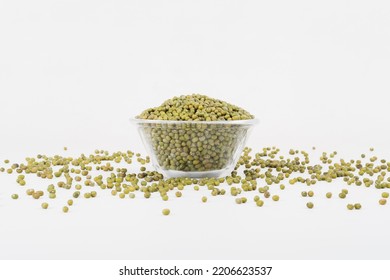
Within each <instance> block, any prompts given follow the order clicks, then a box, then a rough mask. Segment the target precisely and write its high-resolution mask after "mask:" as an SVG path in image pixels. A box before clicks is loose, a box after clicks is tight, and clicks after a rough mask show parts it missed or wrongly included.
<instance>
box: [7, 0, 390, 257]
mask: <svg viewBox="0 0 390 280" xmlns="http://www.w3.org/2000/svg"><path fill="white" fill-rule="evenodd" d="M389 49H390V6H389V3H388V1H345V0H337V1H325V2H324V1H53V0H50V1H43V0H38V1H0V95H1V102H0V127H1V134H0V143H1V145H0V159H1V160H2V159H5V158H9V159H11V160H12V162H18V161H20V160H23V158H25V157H26V156H35V155H36V154H38V153H44V154H47V155H54V154H68V155H78V154H80V153H89V152H92V151H93V150H94V149H95V148H99V149H101V148H103V149H107V150H110V151H117V150H128V149H130V150H134V151H144V149H143V147H142V146H141V142H140V139H139V137H138V135H137V134H136V130H135V128H134V127H132V126H131V125H130V124H129V122H128V118H129V117H131V116H134V115H136V114H138V113H139V112H140V111H141V110H142V109H144V108H148V107H151V106H156V105H159V104H160V103H161V102H162V101H163V100H165V99H167V98H170V97H172V96H174V95H180V94H187V93H192V92H197V93H203V94H207V95H210V96H213V97H216V98H221V99H224V100H226V101H229V102H231V103H235V104H238V105H240V106H242V107H244V108H246V109H248V111H250V112H251V113H253V114H255V115H256V116H257V117H258V118H259V119H260V120H261V124H260V125H259V126H258V127H257V128H256V129H255V131H254V132H253V133H252V137H251V139H250V141H249V143H248V145H249V146H251V147H252V148H254V149H257V150H260V149H261V148H262V147H265V146H274V145H275V146H278V147H280V148H282V149H283V151H284V152H285V153H287V151H288V149H289V148H297V149H306V150H309V149H310V148H311V147H312V146H317V152H316V156H317V157H319V155H320V152H321V151H330V152H331V151H333V150H337V151H338V152H339V155H341V156H342V157H344V158H350V157H357V156H359V155H360V154H361V153H362V152H366V153H367V152H368V148H369V147H371V146H374V147H376V151H375V154H377V155H378V157H379V158H387V159H390V150H389V144H388V143H389V141H390V133H389V113H388V112H389V111H388V108H389V102H388V100H389V98H388V95H389V92H390V91H389V90H390V85H389V77H390V68H389V65H390V52H389ZM63 146H68V147H69V151H68V152H64V151H62V147H63ZM0 165H2V164H0ZM15 177H16V176H15V175H13V176H8V175H5V174H0V220H1V226H0V248H1V250H0V258H3V259H10V258H12V259H14V258H15V259H26V258H27V259H46V258H47V259H300V258H307V259H336V258H337V259H338V258H342V259H344V258H349V259H355V258H357V259H366V258H368V259H373V258H374V259H376V258H382V259H388V258H389V257H390V253H389V252H390V250H389V249H390V245H389V243H388V242H387V241H386V240H387V237H388V236H389V234H390V226H389V224H388V222H387V221H388V215H389V213H390V205H387V206H386V207H379V205H378V202H377V201H378V199H379V196H380V191H378V190H376V189H374V188H370V189H365V188H363V187H360V188H358V187H356V188H355V187H350V193H351V194H350V195H349V196H348V200H346V201H341V200H338V199H337V198H334V199H332V200H331V201H326V200H325V199H324V198H323V197H324V196H323V194H324V193H325V192H326V191H327V190H328V189H329V190H334V191H336V190H338V189H341V188H342V187H344V183H343V182H341V181H340V182H339V183H334V184H332V185H329V184H318V185H316V186H315V187H314V188H313V189H314V190H315V192H316V195H317V194H318V195H319V196H321V197H316V198H315V199H313V201H314V202H315V205H316V206H315V209H313V210H312V211H309V210H307V209H306V208H305V203H306V200H307V199H306V200H305V199H303V198H301V197H300V191H301V189H303V188H305V187H303V186H296V185H295V186H293V187H287V189H286V190H285V191H284V193H282V194H281V200H280V201H279V202H278V203H271V202H269V203H267V204H266V205H265V206H264V207H263V208H262V209H259V208H256V207H255V206H254V205H253V204H252V203H248V204H247V205H236V204H235V203H234V199H233V198H231V197H229V196H226V197H218V198H214V197H212V198H209V202H208V203H207V204H202V203H201V202H200V197H201V196H202V195H203V193H202V192H201V193H195V192H194V191H192V190H186V191H185V192H184V194H183V197H182V198H181V199H172V200H170V201H168V202H162V201H160V200H159V199H157V198H152V199H150V200H149V201H146V200H144V199H136V200H133V201H130V200H119V199H117V198H112V197H111V196H110V195H108V194H105V193H104V192H100V193H99V198H97V199H96V200H88V201H87V200H83V199H80V201H77V202H76V203H75V206H73V207H72V209H71V211H70V212H69V213H68V214H67V215H65V214H62V213H61V208H62V206H63V203H61V202H62V201H65V200H66V199H67V198H68V195H66V192H64V193H63V195H59V199H58V200H56V201H54V202H52V203H51V204H52V205H51V206H50V209H48V211H43V210H42V209H40V202H37V201H32V200H30V199H28V198H27V197H25V196H24V195H21V199H20V200H18V201H13V200H11V199H10V194H12V193H14V192H18V193H22V192H24V190H23V189H22V188H21V187H19V186H17V184H16V183H15ZM27 182H28V186H27V187H35V188H38V187H42V188H44V187H46V185H47V184H46V182H45V183H42V181H35V180H33V179H30V178H28V180H27ZM25 188H26V187H25ZM355 201H356V202H361V203H362V205H363V209H362V210H361V211H354V212H350V211H347V210H346V209H345V204H346V203H348V202H355ZM163 207H169V208H170V209H171V211H172V214H171V216H169V217H163V216H162V215H161V214H160V213H161V209H162V208H163Z"/></svg>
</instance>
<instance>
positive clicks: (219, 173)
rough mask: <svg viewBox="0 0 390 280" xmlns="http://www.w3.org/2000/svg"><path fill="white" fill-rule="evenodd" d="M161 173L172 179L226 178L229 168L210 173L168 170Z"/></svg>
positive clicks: (162, 170)
mask: <svg viewBox="0 0 390 280" xmlns="http://www.w3.org/2000/svg"><path fill="white" fill-rule="evenodd" d="M160 170H161V172H162V173H163V174H164V175H166V176H167V177H168V178H172V177H186V178H217V177H222V176H226V174H227V173H229V171H230V169H229V168H224V169H219V170H210V171H179V170H167V169H160Z"/></svg>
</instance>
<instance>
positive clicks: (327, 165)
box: [0, 95, 390, 215]
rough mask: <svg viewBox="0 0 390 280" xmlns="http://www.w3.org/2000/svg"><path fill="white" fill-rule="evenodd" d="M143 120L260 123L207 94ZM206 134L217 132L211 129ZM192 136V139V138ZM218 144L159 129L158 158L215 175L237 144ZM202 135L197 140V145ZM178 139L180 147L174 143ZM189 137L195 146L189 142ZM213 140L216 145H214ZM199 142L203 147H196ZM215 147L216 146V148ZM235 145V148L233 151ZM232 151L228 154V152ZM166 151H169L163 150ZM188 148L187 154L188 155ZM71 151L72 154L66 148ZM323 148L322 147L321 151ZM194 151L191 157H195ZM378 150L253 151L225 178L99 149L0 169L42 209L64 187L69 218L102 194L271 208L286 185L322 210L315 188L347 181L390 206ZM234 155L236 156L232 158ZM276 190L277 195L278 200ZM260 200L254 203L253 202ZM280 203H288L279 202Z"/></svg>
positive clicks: (351, 206) (343, 194) (388, 180)
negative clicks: (340, 155)
mask: <svg viewBox="0 0 390 280" xmlns="http://www.w3.org/2000/svg"><path fill="white" fill-rule="evenodd" d="M138 118H140V119H146V120H170V121H184V122H185V121H206V122H207V121H227V122H228V121H235V120H248V119H252V118H253V115H251V114H249V113H248V112H247V111H245V110H243V109H241V108H239V107H237V106H234V105H231V104H228V103H226V102H223V101H220V100H216V99H211V98H209V97H207V96H204V95H187V96H181V97H175V98H173V99H170V100H168V101H166V102H165V103H163V104H162V105H161V106H159V107H156V108H152V109H148V110H146V111H144V112H143V113H141V114H140V115H139V116H138ZM203 131H204V133H205V134H210V133H211V134H212V133H215V131H213V130H210V129H209V130H208V128H207V126H206V127H205V128H204V130H203ZM186 133H188V134H186ZM218 133H219V135H218V136H217V137H214V138H210V137H209V138H208V140H207V141H211V140H212V141H211V142H207V141H206V138H205V139H203V137H202V133H200V134H199V135H195V136H194V135H193V131H191V129H190V130H188V131H187V132H183V131H181V130H180V129H179V130H176V129H172V130H171V131H166V130H165V131H164V130H163V129H161V128H159V129H157V130H151V137H152V140H153V141H155V142H156V145H157V146H158V147H157V148H158V153H160V154H159V156H158V160H161V161H162V164H163V165H164V164H166V165H167V167H170V168H176V169H179V170H184V171H191V170H193V169H196V170H208V169H212V168H215V167H218V168H219V167H220V166H222V165H224V160H225V159H222V160H220V159H219V158H218V157H217V156H214V154H213V153H210V151H208V150H207V149H208V148H210V149H213V150H214V151H215V150H218V149H220V150H222V151H224V153H225V154H226V152H227V153H229V147H231V143H232V139H231V136H232V133H234V131H228V132H226V131H225V132H222V134H220V132H218ZM194 137H195V138H196V141H194ZM171 138H173V139H177V141H173V142H172V141H170V140H171ZM189 138H190V139H191V141H189ZM210 139H211V140H210ZM194 143H195V144H194ZM210 143H211V144H210ZM229 145H230V146H229ZM224 146H227V150H223V149H224V148H223V147H224ZM161 147H163V148H164V149H160V148H161ZM180 149H181V150H182V151H185V153H184V152H182V153H180ZM64 150H65V151H67V152H66V153H69V152H68V149H67V148H66V147H65V148H64ZM313 150H315V147H313ZM190 152H191V153H190ZM373 152H374V149H373V148H371V149H370V150H369V153H370V154H372V155H371V156H370V157H367V156H366V155H365V154H362V155H361V156H360V157H359V158H358V159H350V160H345V159H337V152H331V153H327V152H323V153H322V154H321V156H320V158H319V161H318V160H317V161H316V163H311V162H312V159H311V158H310V156H309V153H308V152H307V151H302V150H296V149H290V150H289V151H288V152H287V153H284V154H281V153H280V149H278V148H277V147H265V148H262V149H260V150H257V151H252V149H250V148H245V149H244V151H243V152H242V155H241V157H240V159H239V160H238V162H237V163H236V165H235V168H234V170H233V171H232V172H231V173H230V174H229V175H228V176H225V177H220V178H201V179H195V178H183V177H180V178H164V175H163V174H161V173H159V172H157V171H155V170H154V169H153V167H151V164H150V157H149V156H145V157H144V156H141V154H139V153H133V152H132V151H122V152H113V153H110V152H108V151H105V150H95V151H94V153H91V154H89V155H85V154H81V155H79V156H76V157H74V156H60V155H54V156H47V155H42V154H39V155H37V156H35V157H28V158H26V159H25V161H23V162H20V163H10V161H9V160H4V161H3V163H2V166H0V173H6V174H9V175H16V183H17V184H18V185H19V186H20V187H18V188H17V189H16V190H15V193H14V194H12V195H11V198H12V199H15V200H17V199H18V198H19V196H20V195H22V193H25V195H27V196H29V197H31V199H34V200H38V201H40V203H41V208H42V209H44V210H47V209H50V208H51V207H49V206H50V205H51V204H54V202H52V201H54V200H55V199H56V197H57V191H58V190H59V189H64V190H68V192H69V197H68V200H67V203H66V205H62V211H63V212H64V213H68V212H69V211H70V210H71V209H72V208H73V207H74V204H75V201H78V200H82V199H95V198H96V197H98V196H99V195H98V192H101V191H106V192H110V193H111V195H112V196H114V197H118V198H119V199H130V200H131V199H136V198H137V197H139V196H142V197H144V198H145V199H149V198H151V197H152V196H157V197H160V198H161V199H162V200H163V201H169V200H170V199H171V198H172V197H176V198H178V199H179V198H181V197H182V196H183V195H186V194H187V192H198V191H200V190H201V189H205V190H208V192H209V193H210V196H209V197H207V196H204V195H203V196H201V197H200V198H199V203H203V204H205V203H207V202H209V201H210V200H211V198H212V197H219V196H220V197H227V198H228V199H231V200H232V201H233V202H235V203H236V204H240V205H243V204H250V203H252V204H253V205H254V206H255V207H263V206H264V205H266V204H267V203H274V202H278V201H279V200H282V199H281V197H280V196H281V195H280V194H281V193H282V191H283V190H285V189H286V187H290V188H293V186H294V185H298V184H299V185H305V186H307V187H308V188H310V190H308V191H299V193H300V195H301V196H302V197H304V198H307V199H308V200H310V201H306V200H305V202H306V207H307V208H308V209H313V208H314V207H315V205H314V202H313V198H314V197H315V191H314V190H315V185H316V184H317V183H318V182H327V183H332V182H334V181H343V182H344V185H345V186H351V185H355V186H357V187H367V188H369V187H374V188H375V189H379V190H380V192H381V195H380V197H378V204H379V205H385V204H386V203H387V199H388V198H389V193H388V192H386V191H384V190H385V189H388V188H390V177H389V176H388V173H389V172H390V162H387V161H386V160H385V159H380V160H379V159H378V157H377V156H374V155H373ZM168 153H171V154H172V153H173V154H175V153H177V154H175V155H176V156H175V159H174V160H170V161H167V156H166V155H167V154H168ZM228 156H230V155H229V154H228ZM29 176H36V177H39V178H40V179H41V180H42V183H41V185H40V186H39V188H37V187H35V188H30V187H29V182H28V177H29ZM275 189H277V190H278V191H277V193H278V194H275ZM349 195H350V192H349V191H348V189H347V188H343V189H341V190H340V192H339V193H338V194H337V195H336V194H335V195H333V194H332V193H331V192H327V193H326V194H325V197H326V198H327V199H332V198H333V197H335V199H345V198H347V197H348V196H349ZM249 196H250V197H251V198H252V199H248V197H249ZM279 203H280V202H279ZM361 208H362V205H361V204H360V203H359V202H357V201H356V202H353V203H348V204H346V209H348V210H360V209H361ZM170 212H171V211H170V209H168V208H164V209H162V214H163V215H169V214H170Z"/></svg>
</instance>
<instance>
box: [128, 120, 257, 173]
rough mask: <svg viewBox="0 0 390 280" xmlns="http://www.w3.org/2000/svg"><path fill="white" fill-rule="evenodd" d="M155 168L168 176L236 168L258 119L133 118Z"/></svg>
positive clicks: (227, 170)
mask: <svg viewBox="0 0 390 280" xmlns="http://www.w3.org/2000/svg"><path fill="white" fill-rule="evenodd" d="M131 122H132V123H134V124H135V125H136V126H137V128H138V132H139V134H140V136H141V138H142V141H143V144H144V146H145V148H146V150H147V152H148V153H149V155H150V156H151V160H152V163H153V165H154V166H155V168H156V169H157V170H158V171H159V172H161V173H163V174H164V175H166V176H168V177H190V178H202V177H220V176H223V175H225V174H227V173H228V172H230V171H232V170H233V168H234V167H235V164H236V163H237V160H238V159H239V157H240V154H241V152H242V150H243V148H244V146H245V143H246V140H247V138H248V135H249V132H250V130H251V129H252V128H253V126H254V125H255V124H257V123H258V120H257V119H251V120H239V121H162V120H144V119H137V118H132V119H131Z"/></svg>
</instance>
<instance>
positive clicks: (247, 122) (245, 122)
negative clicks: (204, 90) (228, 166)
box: [130, 117, 260, 125]
mask: <svg viewBox="0 0 390 280" xmlns="http://www.w3.org/2000/svg"><path fill="white" fill-rule="evenodd" d="M130 122H131V123H134V124H152V123H154V124H183V123H186V124H226V125H256V124H258V123H259V122H260V121H259V119H257V118H253V119H249V120H238V121H170V120H145V119H138V118H137V117H132V118H130Z"/></svg>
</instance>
